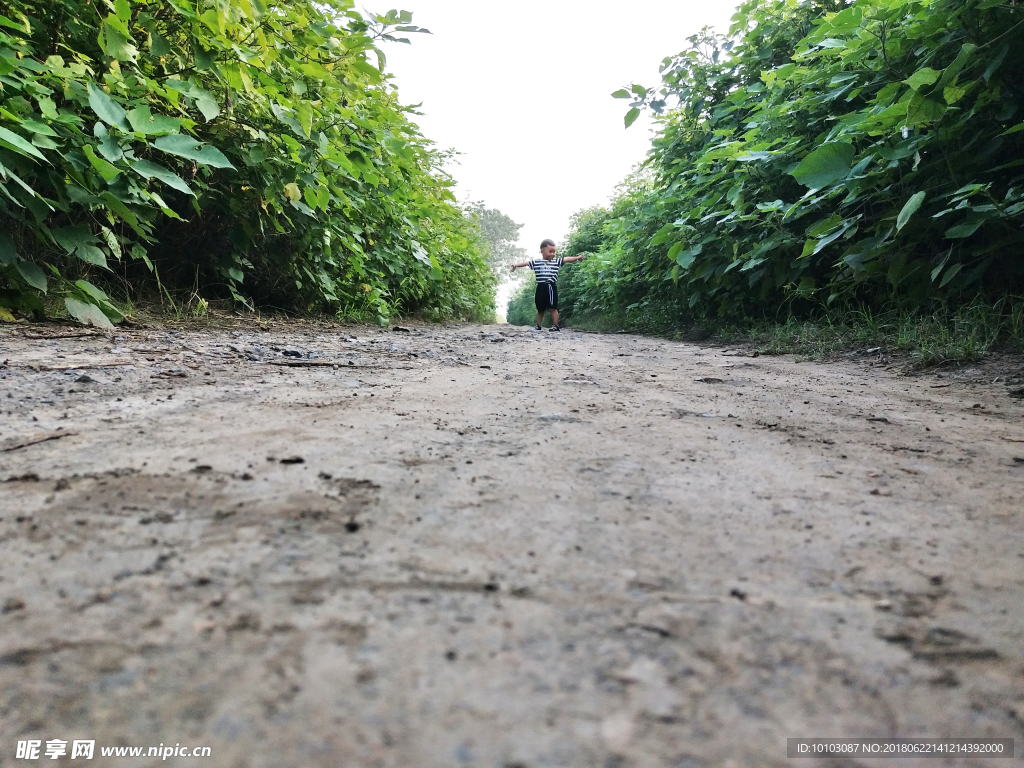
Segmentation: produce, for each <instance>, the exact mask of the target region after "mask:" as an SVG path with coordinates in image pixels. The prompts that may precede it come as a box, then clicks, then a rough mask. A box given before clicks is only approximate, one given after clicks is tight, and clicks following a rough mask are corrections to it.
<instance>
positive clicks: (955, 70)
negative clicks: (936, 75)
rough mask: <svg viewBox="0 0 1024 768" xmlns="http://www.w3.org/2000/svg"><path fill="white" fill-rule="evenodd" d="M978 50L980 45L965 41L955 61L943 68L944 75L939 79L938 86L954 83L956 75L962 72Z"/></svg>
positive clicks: (942, 86) (943, 86)
mask: <svg viewBox="0 0 1024 768" xmlns="http://www.w3.org/2000/svg"><path fill="white" fill-rule="evenodd" d="M976 50H978V46H976V45H975V44H974V43H964V44H963V45H962V46H960V53H958V54H957V56H956V58H955V59H954V60H953V63H952V64H950V65H949V66H948V67H946V68H945V69H944V70H942V77H941V78H940V79H939V84H938V87H939V88H945V87H946V86H947V85H949V84H950V83H952V82H953V80H955V79H956V76H957V75H959V74H960V70H962V69H963V68H964V67H965V66H967V62H968V61H970V60H971V56H973V55H974V52H975V51H976Z"/></svg>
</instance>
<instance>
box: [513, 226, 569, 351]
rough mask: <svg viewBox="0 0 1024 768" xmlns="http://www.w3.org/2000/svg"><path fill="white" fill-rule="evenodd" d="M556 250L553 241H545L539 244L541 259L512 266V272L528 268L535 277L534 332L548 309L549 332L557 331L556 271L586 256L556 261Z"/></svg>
mask: <svg viewBox="0 0 1024 768" xmlns="http://www.w3.org/2000/svg"><path fill="white" fill-rule="evenodd" d="M557 250H558V249H557V248H556V247H555V241H554V240H545V241H544V242H543V243H541V244H540V255H541V256H542V257H543V258H540V259H531V260H530V261H521V262H519V263H518V264H513V265H512V271H513V272H515V271H516V268H518V267H529V268H530V269H532V270H533V273H534V274H535V275H536V276H537V293H536V295H535V296H534V303H535V304H536V305H537V324H536V325H535V326H534V327H533V330H535V331H539V330H540V324H541V321H542V320H543V319H544V312H545V311H546V310H549V309H550V310H551V330H552V331H557V330H559V327H558V285H557V284H556V281H557V280H558V270H559V269H561V267H562V265H563V264H568V263H569V262H570V261H583V258H584V257H585V256H586V255H587V254H585V253H581V254H580V255H579V256H567V257H565V258H564V259H556V258H555V252H556V251H557Z"/></svg>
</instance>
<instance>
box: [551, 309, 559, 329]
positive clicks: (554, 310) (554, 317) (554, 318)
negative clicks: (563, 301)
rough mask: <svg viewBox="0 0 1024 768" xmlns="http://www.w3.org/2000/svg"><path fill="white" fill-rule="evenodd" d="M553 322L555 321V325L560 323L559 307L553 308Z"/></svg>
mask: <svg viewBox="0 0 1024 768" xmlns="http://www.w3.org/2000/svg"><path fill="white" fill-rule="evenodd" d="M551 322H552V323H554V324H555V325H558V310H557V309H552V310H551Z"/></svg>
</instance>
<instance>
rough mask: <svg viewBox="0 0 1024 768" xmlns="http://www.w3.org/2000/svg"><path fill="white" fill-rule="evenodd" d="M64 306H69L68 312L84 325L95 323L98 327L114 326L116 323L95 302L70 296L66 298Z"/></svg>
mask: <svg viewBox="0 0 1024 768" xmlns="http://www.w3.org/2000/svg"><path fill="white" fill-rule="evenodd" d="M64 306H65V307H67V310H68V314H69V315H71V316H72V317H73V318H75V320H77V321H78V322H80V323H82V324H83V325H94V326H96V327H97V328H113V327H114V324H113V323H111V322H110V320H109V319H108V318H107V316H106V315H105V314H103V312H102V311H101V310H100V308H99V307H97V306H96V305H95V304H90V303H87V302H84V301H79V300H78V299H73V298H71V297H70V296H68V297H67V298H65V299H64Z"/></svg>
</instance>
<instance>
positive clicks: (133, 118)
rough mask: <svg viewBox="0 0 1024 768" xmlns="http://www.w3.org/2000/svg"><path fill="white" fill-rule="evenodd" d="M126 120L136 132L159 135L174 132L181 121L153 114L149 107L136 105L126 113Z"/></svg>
mask: <svg viewBox="0 0 1024 768" xmlns="http://www.w3.org/2000/svg"><path fill="white" fill-rule="evenodd" d="M128 122H129V123H131V125H132V130H133V131H135V132H136V133H144V134H146V135H147V136H159V135H161V134H165V133H174V132H175V131H177V130H178V129H179V128H180V127H181V121H180V120H176V119H175V118H173V117H167V116H166V115H154V114H153V113H152V112H151V111H150V109H149V107H136V108H135V109H133V110H131V111H130V112H129V113H128Z"/></svg>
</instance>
